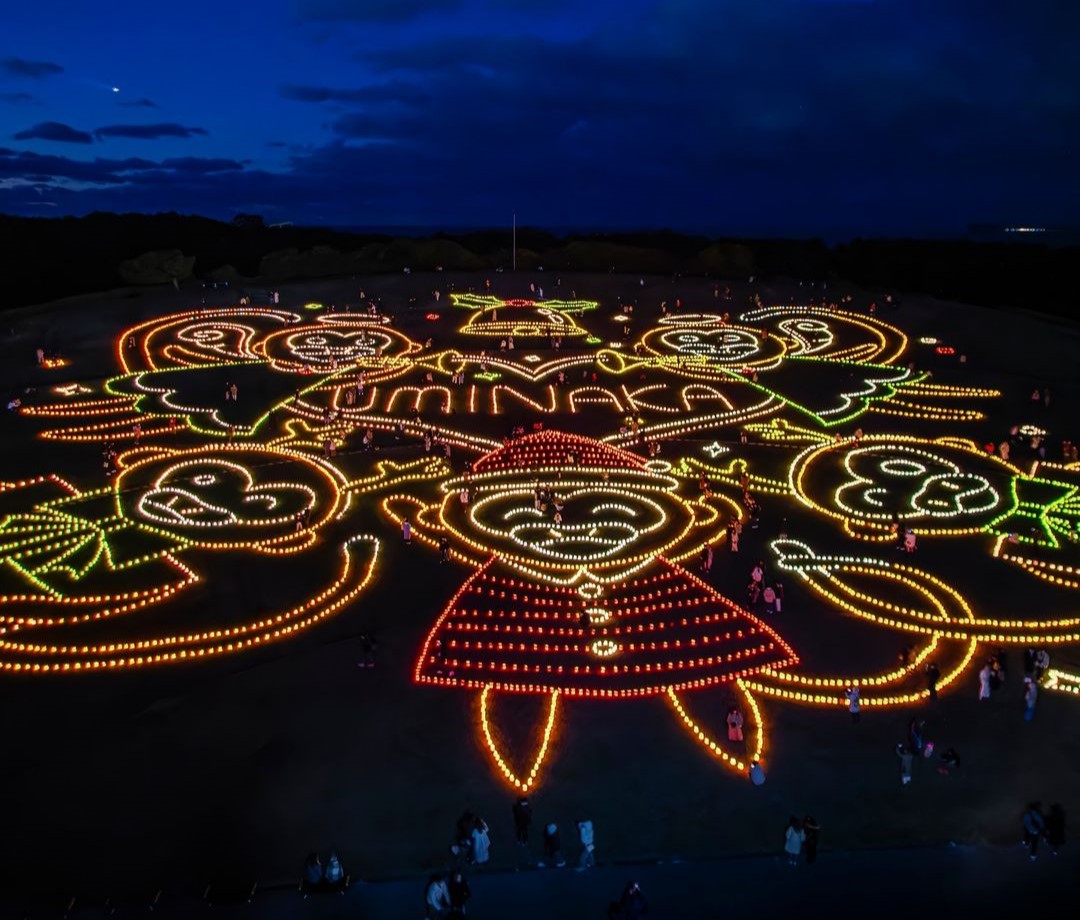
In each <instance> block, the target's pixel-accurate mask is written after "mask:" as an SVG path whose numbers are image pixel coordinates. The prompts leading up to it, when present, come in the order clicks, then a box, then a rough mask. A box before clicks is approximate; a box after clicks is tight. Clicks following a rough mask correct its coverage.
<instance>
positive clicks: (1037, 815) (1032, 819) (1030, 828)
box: [1023, 802, 1046, 860]
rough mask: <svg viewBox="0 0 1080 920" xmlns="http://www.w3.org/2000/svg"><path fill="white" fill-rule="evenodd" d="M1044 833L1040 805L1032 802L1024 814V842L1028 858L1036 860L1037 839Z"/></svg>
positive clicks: (1044, 824) (1044, 827)
mask: <svg viewBox="0 0 1080 920" xmlns="http://www.w3.org/2000/svg"><path fill="white" fill-rule="evenodd" d="M1045 832H1046V819H1045V818H1044V817H1043V813H1042V803H1041V802H1032V803H1031V804H1030V805H1028V807H1027V811H1025V812H1024V841H1023V846H1026V847H1027V848H1028V858H1029V859H1032V860H1034V859H1038V858H1039V857H1038V849H1039V838H1041V837H1042V835H1043V834H1044V833H1045Z"/></svg>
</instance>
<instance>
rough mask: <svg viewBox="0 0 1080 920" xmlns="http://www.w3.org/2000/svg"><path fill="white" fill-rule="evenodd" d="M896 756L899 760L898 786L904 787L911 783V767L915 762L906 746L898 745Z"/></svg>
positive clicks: (913, 756)
mask: <svg viewBox="0 0 1080 920" xmlns="http://www.w3.org/2000/svg"><path fill="white" fill-rule="evenodd" d="M896 756H897V757H898V758H900V785H901V786H906V785H908V784H909V783H910V782H911V765H912V764H913V763H914V762H915V755H914V754H912V753H911V748H909V747H908V746H907V745H906V744H898V745H897V746H896Z"/></svg>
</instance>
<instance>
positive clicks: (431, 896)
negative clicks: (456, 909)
mask: <svg viewBox="0 0 1080 920" xmlns="http://www.w3.org/2000/svg"><path fill="white" fill-rule="evenodd" d="M424 906H425V907H426V908H427V910H426V912H425V913H426V916H427V920H442V918H443V917H445V916H446V914H447V912H448V911H449V910H450V907H451V904H450V888H449V886H448V885H447V884H446V878H445V877H444V876H441V875H433V876H432V877H431V879H430V880H429V881H428V886H427V891H426V892H425V893H424Z"/></svg>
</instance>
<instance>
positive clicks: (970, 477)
mask: <svg viewBox="0 0 1080 920" xmlns="http://www.w3.org/2000/svg"><path fill="white" fill-rule="evenodd" d="M844 469H845V471H846V472H847V473H848V479H847V481H846V482H844V483H843V484H841V485H840V487H839V488H837V490H836V504H837V506H838V507H839V508H840V509H841V510H842V511H844V512H845V513H846V514H849V515H850V516H851V517H853V518H863V519H882V518H888V517H889V516H890V515H891V513H894V512H895V513H897V514H900V515H902V516H903V517H905V518H906V519H913V520H934V519H941V518H946V519H952V520H955V519H956V518H964V517H967V518H972V517H975V516H978V515H985V514H987V513H988V512H992V511H994V510H995V509H997V508H998V507H999V506H1000V505H1001V502H1002V497H1001V495H1000V493H999V492H998V491H997V490H996V489H995V488H994V486H993V484H992V483H991V482H990V480H989V479H987V478H986V477H985V476H983V475H981V474H980V473H973V472H969V471H966V470H963V469H961V467H960V466H959V465H958V464H957V463H955V462H954V461H952V460H949V459H948V458H946V457H943V456H941V455H940V454H936V453H932V452H930V451H926V450H921V449H916V448H912V447H906V446H902V445H890V446H889V454H888V456H882V447H881V445H871V446H867V447H861V448H855V449H853V450H850V451H848V453H847V454H846V456H845V458H844ZM870 509H880V510H870Z"/></svg>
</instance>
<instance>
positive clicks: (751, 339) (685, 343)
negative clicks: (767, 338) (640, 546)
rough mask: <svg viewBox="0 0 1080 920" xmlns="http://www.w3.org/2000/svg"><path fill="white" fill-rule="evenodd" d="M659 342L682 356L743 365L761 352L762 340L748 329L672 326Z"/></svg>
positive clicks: (717, 362)
mask: <svg viewBox="0 0 1080 920" xmlns="http://www.w3.org/2000/svg"><path fill="white" fill-rule="evenodd" d="M660 343H661V344H662V345H663V346H665V348H667V349H670V350H671V351H673V352H675V353H676V354H680V355H694V356H696V357H702V358H707V359H708V360H709V361H711V362H714V363H716V364H742V363H744V362H745V361H746V360H747V359H748V358H751V357H756V356H757V355H759V354H760V353H761V340H760V339H759V338H758V337H757V336H756V335H754V333H752V332H750V331H749V330H746V329H732V328H729V327H728V328H725V327H721V328H714V329H671V330H668V331H666V332H664V333H663V334H662V335H661V336H660Z"/></svg>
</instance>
